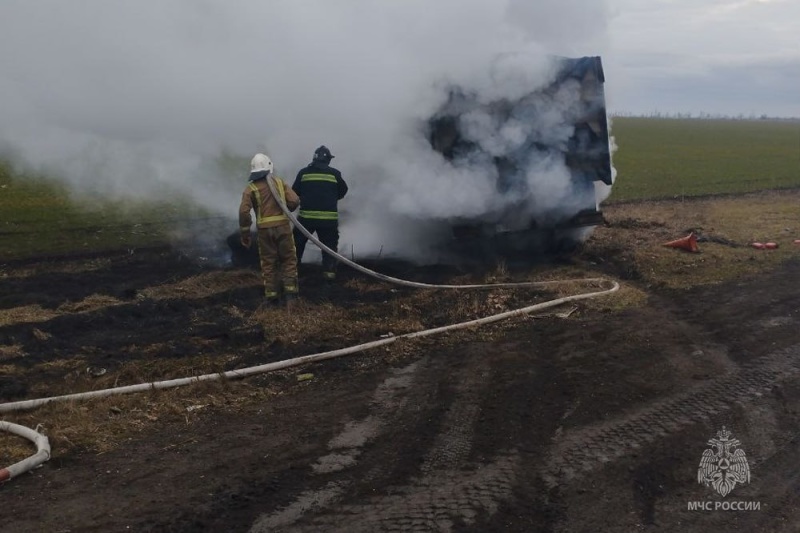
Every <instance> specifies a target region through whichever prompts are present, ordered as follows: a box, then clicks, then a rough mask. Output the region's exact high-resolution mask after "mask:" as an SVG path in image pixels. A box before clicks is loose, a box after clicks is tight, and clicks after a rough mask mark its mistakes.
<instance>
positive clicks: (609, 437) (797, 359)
mask: <svg viewBox="0 0 800 533" xmlns="http://www.w3.org/2000/svg"><path fill="white" fill-rule="evenodd" d="M798 371H800V344H796V345H793V346H790V347H789V348H786V349H783V350H780V351H777V352H774V353H772V354H769V355H766V356H763V357H760V358H758V359H756V360H754V361H752V362H750V363H747V364H746V365H742V366H741V367H740V368H739V369H738V370H735V371H733V372H731V373H730V374H727V375H724V376H722V377H720V378H718V379H716V380H713V381H712V382H711V383H708V384H706V385H702V386H699V387H696V388H694V389H692V390H690V391H688V392H686V393H684V394H680V395H677V396H673V397H671V398H667V399H665V400H661V401H659V402H656V403H655V404H653V405H651V406H649V407H647V408H645V409H643V410H639V411H637V412H635V413H632V414H630V415H628V416H625V417H622V418H619V419H616V420H613V421H610V422H609V423H606V424H602V425H597V426H590V427H582V428H577V429H575V430H570V431H567V432H566V433H565V434H562V435H560V436H559V437H557V439H556V442H555V443H554V445H553V446H552V448H551V451H550V453H549V457H548V460H547V462H546V463H545V466H544V468H543V471H542V477H543V478H544V480H545V482H546V483H547V485H548V486H550V487H555V486H557V485H559V484H562V483H565V482H570V481H574V480H577V479H580V478H582V477H583V476H585V475H587V474H589V473H591V472H592V471H593V470H595V469H597V468H599V467H601V466H602V465H604V464H606V463H609V462H612V461H614V460H617V459H619V458H621V457H622V456H624V455H626V454H628V453H631V452H633V451H635V450H637V449H639V448H642V447H644V446H647V445H649V444H651V443H653V442H654V441H656V440H657V439H660V438H663V437H664V436H666V435H668V434H671V433H674V432H676V431H678V430H680V429H681V428H683V427H686V426H688V425H690V424H693V423H696V422H698V421H700V420H701V419H704V418H708V417H709V416H712V415H716V414H719V413H721V412H724V411H727V410H728V409H730V408H731V406H732V405H733V404H735V403H745V402H749V401H753V400H754V399H757V398H759V397H761V396H762V395H763V391H765V390H767V389H769V387H771V386H772V385H773V384H775V383H777V382H779V381H781V380H783V379H785V378H786V377H788V376H790V375H793V374H796V373H797V372H798Z"/></svg>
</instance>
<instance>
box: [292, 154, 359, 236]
mask: <svg viewBox="0 0 800 533" xmlns="http://www.w3.org/2000/svg"><path fill="white" fill-rule="evenodd" d="M292 189H294V191H295V192H296V193H297V195H298V196H299V197H300V203H301V205H302V209H300V212H299V215H300V217H302V218H304V219H306V220H315V221H322V222H326V221H327V222H328V224H330V225H335V224H337V223H338V220H339V209H338V202H339V200H341V199H342V198H344V196H345V194H347V184H346V183H345V181H344V180H343V179H342V174H341V172H339V170H338V169H335V168H333V167H332V166H330V165H327V164H324V163H321V162H314V163H311V164H310V165H308V166H307V167H305V168H303V169H301V170H300V172H298V173H297V178H295V180H294V185H292Z"/></svg>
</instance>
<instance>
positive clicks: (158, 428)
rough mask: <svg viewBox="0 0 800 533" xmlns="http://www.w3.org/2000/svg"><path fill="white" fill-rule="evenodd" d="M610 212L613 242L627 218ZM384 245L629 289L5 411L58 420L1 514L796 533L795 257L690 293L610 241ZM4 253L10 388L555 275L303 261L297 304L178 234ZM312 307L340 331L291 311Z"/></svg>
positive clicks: (257, 344)
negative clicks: (721, 484)
mask: <svg viewBox="0 0 800 533" xmlns="http://www.w3.org/2000/svg"><path fill="white" fill-rule="evenodd" d="M619 220H620V221H622V222H620V225H623V223H624V224H627V225H628V226H630V225H631V224H633V226H636V228H637V231H640V232H644V234H646V233H647V232H649V231H652V228H651V227H649V226H648V225H647V224H646V223H640V224H636V223H635V222H636V221H633V222H631V219H630V218H622V217H619ZM599 231H600V232H601V233H600V235H599V237H598V239H599V241H598V242H601V243H605V242H607V240H603V238H602V232H603V231H605V232H612V231H614V228H613V227H608V228H602V229H601V230H599ZM593 238H595V237H593ZM675 253H676V254H679V253H681V252H678V251H675ZM748 253H749V252H748ZM799 255H800V254H799ZM381 266H383V267H384V268H385V269H386V270H385V271H388V272H389V273H392V274H395V275H398V276H403V277H410V278H414V279H419V280H432V281H456V282H465V281H480V280H485V279H487V278H491V277H492V276H494V277H495V278H502V279H516V280H519V279H537V276H539V275H542V273H546V272H548V271H552V270H558V271H568V272H580V273H581V274H582V275H584V276H586V275H604V276H608V277H611V278H614V279H618V280H620V281H621V282H622V284H623V287H624V288H625V289H626V290H627V291H628V292H627V293H626V294H628V297H627V298H628V301H626V302H623V304H619V301H618V302H617V304H615V303H614V298H619V297H620V296H619V295H615V296H609V297H606V298H607V299H608V301H607V302H606V303H599V301H598V303H594V302H593V303H582V304H580V305H578V306H577V310H576V311H575V312H573V313H572V314H571V315H569V317H568V318H563V317H559V316H556V315H554V314H548V313H545V314H543V315H540V316H535V317H532V318H530V317H529V318H518V319H512V320H510V321H508V322H506V323H503V324H499V325H495V326H489V327H487V328H486V329H485V330H470V331H465V332H462V333H458V334H450V335H447V336H445V337H443V338H428V339H425V340H420V341H414V342H409V343H403V344H402V345H401V344H399V343H398V345H392V346H391V347H389V348H381V349H379V350H373V351H370V352H366V353H364V354H361V355H354V356H351V357H347V358H342V359H337V360H332V361H328V362H323V363H319V364H315V365H313V366H309V367H301V368H298V369H292V370H286V371H281V372H278V373H276V374H268V375H264V376H260V377H257V378H249V379H247V380H244V381H242V382H230V383H226V384H211V385H202V386H196V387H194V388H191V389H189V390H185V391H182V392H175V393H167V392H158V393H150V394H146V395H144V397H140V398H136V399H129V400H100V401H90V402H86V403H85V404H81V405H73V406H70V407H52V406H48V407H44V408H41V409H39V410H36V411H33V412H28V413H11V414H8V415H7V416H5V417H4V418H5V419H6V420H9V421H15V422H20V423H26V424H28V425H35V424H36V423H38V421H40V420H42V421H44V422H45V427H46V428H47V430H48V432H49V434H51V435H52V436H51V440H52V442H53V457H52V459H51V460H50V461H49V462H48V463H46V464H45V465H44V466H43V467H41V468H40V469H37V470H36V471H34V472H33V473H31V474H26V475H23V476H21V477H19V478H16V479H14V480H12V481H11V482H9V483H6V484H4V485H2V486H0V524H2V526H0V529H2V530H3V531H14V532H25V531H30V532H40V531H53V532H55V531H64V532H66V531H98V532H99V531H102V532H107V531H181V532H184V531H185V532H188V531H253V532H260V531H520V532H521V531H526V532H536V531H540V532H546V531H547V532H549V531H554V532H555V531H558V532H584V531H585V532H595V531H608V532H630V531H689V532H711V531H747V532H752V531H785V532H794V531H798V530H800V467H799V466H798V464H800V462H798V457H800V440H798V429H799V428H800V379H798V377H799V376H800V374H799V373H798V371H800V327H799V326H800V290H798V281H800V261H799V260H798V259H792V258H791V257H790V258H789V259H788V260H786V261H781V262H780V263H779V264H777V265H776V266H774V267H773V268H769V269H766V268H765V269H764V270H763V271H762V272H760V273H758V274H757V275H748V276H739V277H737V278H736V279H734V280H730V281H726V282H723V283H714V284H695V285H693V286H690V287H687V288H674V287H672V288H671V287H667V286H660V285H659V284H657V283H652V279H649V278H647V276H645V275H643V274H642V273H641V272H639V271H637V269H636V265H635V264H632V263H631V260H630V257H628V256H626V255H625V254H624V253H622V252H620V251H619V250H618V249H616V248H614V247H612V246H606V247H605V248H604V247H603V246H600V245H598V246H595V247H591V246H589V247H587V248H586V249H584V250H582V251H579V252H578V253H577V254H575V255H573V256H570V257H569V258H559V259H558V260H556V261H555V262H553V263H552V264H544V265H541V264H540V265H536V266H535V267H531V269H530V270H529V271H526V270H524V269H522V270H520V269H511V270H501V271H499V272H497V271H495V272H494V273H492V272H482V273H470V272H460V271H458V270H457V269H450V268H443V267H436V268H416V267H412V266H410V265H402V264H399V263H392V264H389V263H385V264H383V265H378V267H381ZM2 272H3V277H0V312H2V313H3V314H0V317H2V320H0V347H2V351H0V367H1V368H2V369H4V375H2V376H0V402H7V401H14V400H18V399H25V398H32V397H38V396H41V395H45V394H57V393H64V392H68V391H70V390H90V389H92V388H101V387H102V386H113V385H115V384H116V385H123V384H128V383H132V382H135V381H136V380H137V378H143V379H147V380H149V379H160V378H167V377H178V376H181V375H192V374H197V373H201V372H204V371H214V370H225V369H230V368H241V367H244V366H249V365H254V364H260V363H263V362H269V361H276V360H281V359H286V358H289V357H294V356H298V355H304V354H307V353H313V352H316V351H321V350H326V349H334V348H340V347H344V346H347V345H349V344H354V343H355V342H366V341H368V340H375V339H377V338H380V335H381V334H386V333H388V331H387V329H389V328H391V327H394V328H401V330H400V331H393V333H395V334H397V333H404V332H406V331H410V330H414V329H421V328H423V327H432V326H437V325H442V324H444V323H448V322H449V321H452V320H454V319H467V318H475V317H477V316H482V315H486V314H489V313H490V312H497V311H501V310H505V309H513V308H515V307H521V306H523V305H525V304H527V303H529V302H532V301H543V300H545V299H548V297H549V296H551V295H548V294H545V293H541V292H535V293H530V292H525V291H506V292H503V291H499V292H498V291H493V292H485V293H481V294H479V295H477V296H469V297H467V296H462V295H458V296H456V295H454V294H452V293H430V292H428V295H427V296H425V297H422V296H419V297H418V296H416V295H415V294H412V293H413V292H414V291H413V290H411V289H397V288H393V287H391V286H388V285H385V284H382V283H379V282H375V281H372V280H369V279H368V278H366V277H364V276H362V275H361V274H357V273H354V272H350V271H347V270H342V276H341V279H340V280H339V282H338V283H337V285H336V286H334V287H329V288H325V287H324V286H323V285H322V283H321V282H320V281H318V280H319V271H318V269H317V267H315V266H313V265H312V266H308V267H306V268H304V270H303V272H302V278H301V286H302V287H303V290H304V293H305V295H306V300H307V301H306V303H305V306H304V307H303V309H302V310H301V311H300V312H298V313H297V314H296V315H297V316H295V317H293V318H291V319H286V318H285V317H283V316H280V315H281V314H282V312H274V313H275V314H269V313H267V314H264V313H263V312H261V311H259V309H258V306H259V295H258V281H259V280H258V277H257V275H256V274H255V273H254V272H253V271H249V270H247V269H234V268H232V267H225V266H213V265H210V264H208V262H207V261H203V260H199V259H198V258H197V257H194V258H192V257H187V256H186V255H184V254H181V253H179V252H177V251H173V250H166V249H165V250H150V251H148V250H140V251H137V252H135V253H133V254H130V253H126V254H119V255H114V254H111V255H100V256H98V257H93V258H88V257H87V258H62V259H53V260H48V261H37V262H17V263H13V264H7V265H4V267H3V271H2ZM531 273H533V274H531ZM426 292H427V291H426ZM631 294H642V295H644V297H643V298H631V297H630V295H631ZM398 302H400V303H398ZM404 306H407V308H406V307H404ZM449 307H452V308H457V309H456V311H445V310H444V309H446V308H449ZM398 308H403V309H405V312H406V314H404V315H402V316H401V315H400V314H397V313H399V311H398V310H397V309H398ZM320 309H321V310H322V311H320ZM303 312H305V313H307V315H308V316H309V317H311V318H308V319H307V320H306V321H319V320H320V319H323V320H331V324H332V326H331V328H330V329H333V330H334V331H328V329H326V328H325V327H324V324H322V325H315V327H317V326H318V327H317V329H312V330H309V329H302V328H307V327H308V324H304V323H303V320H304V319H303V318H302V317H303ZM320 313H321V314H320ZM253 317H256V319H254V318H253ZM320 317H321V318H320ZM331 317H335V318H331ZM287 320H289V321H288V322H287ZM293 320H294V321H295V322H293ZM343 322H351V323H355V324H357V327H354V329H353V330H348V329H347V328H346V327H345V326H343V325H342V324H343ZM271 324H275V325H276V326H275V327H277V328H284V327H285V328H290V327H297V328H300V329H302V331H304V332H309V331H310V332H311V334H309V335H307V336H303V335H300V336H299V337H293V336H292V335H291V334H289V333H286V332H283V333H281V332H277V333H276V332H274V331H271V329H270V328H271ZM404 327H405V328H406V329H405V330H402V328H404ZM326 332H327V333H326ZM48 363H50V364H48ZM89 369H91V370H92V372H87V370H89ZM102 371H105V373H104V374H103V375H102V376H98V377H93V376H94V375H95V374H97V375H99V374H100V373H101V372H102ZM307 373H312V374H313V377H312V378H311V379H306V380H299V379H298V376H300V375H302V374H307ZM302 377H307V376H302ZM243 397H246V399H242V398H243ZM126 402H127V403H126ZM160 404H166V405H168V406H169V408H167V409H164V408H163V407H159V405H160ZM70 425H79V426H80V429H81V432H80V433H79V432H77V431H75V432H70V431H69V426H70ZM134 426H135V428H134ZM109 427H113V428H116V429H115V430H114V431H113V432H110V431H109V430H108V428H109ZM723 427H724V428H726V429H728V430H729V431H730V432H731V433H732V434H733V437H734V438H736V439H738V440H739V441H740V442H741V444H740V446H739V447H740V448H741V449H742V450H744V452H745V453H746V458H747V461H748V465H749V470H750V479H749V483H744V484H737V485H736V486H735V487H734V488H733V491H732V492H731V493H730V494H727V496H725V497H723V496H721V495H720V494H719V493H718V492H716V491H715V490H714V488H713V487H710V486H709V487H706V486H704V485H702V484H699V483H698V480H697V473H698V466H699V465H700V461H701V457H702V456H703V452H704V450H706V449H707V448H709V445H708V444H707V443H708V441H709V439H711V438H712V437H715V436H716V435H717V433H718V432H720V431H722V430H723ZM86 433H88V434H94V435H95V436H97V438H96V439H95V440H93V439H92V438H91V437H90V436H87V435H86ZM11 442H12V441H11V440H10V439H5V440H3V441H0V445H3V444H5V445H6V446H10V443H11ZM23 442H24V441H23ZM15 445H16V444H15ZM22 448H25V445H24V444H22ZM7 455H8V456H10V455H13V454H7ZM17 459H18V458H17ZM0 466H6V465H0ZM690 502H711V505H712V507H713V505H714V504H715V503H716V502H727V503H729V502H743V503H744V504H747V505H745V507H747V506H748V505H749V507H750V508H751V509H752V508H753V507H754V503H757V504H758V510H727V511H726V510H689V504H690Z"/></svg>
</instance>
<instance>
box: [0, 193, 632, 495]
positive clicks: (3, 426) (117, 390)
mask: <svg viewBox="0 0 800 533" xmlns="http://www.w3.org/2000/svg"><path fill="white" fill-rule="evenodd" d="M268 183H269V187H270V190H271V191H272V194H273V196H274V197H275V198H276V199H279V198H280V196H279V195H278V194H277V193H276V191H275V186H274V184H273V180H271V179H270V180H268ZM278 205H279V206H280V208H281V210H282V211H283V212H284V214H285V215H286V216H287V218H288V219H289V220H290V221H291V222H292V223H293V224H294V226H295V227H296V228H298V229H299V230H300V231H301V232H302V233H303V234H304V235H305V236H306V237H308V239H309V240H311V241H312V242H313V243H314V244H315V245H317V246H318V247H319V248H320V249H321V250H323V251H324V252H327V253H329V254H331V255H332V256H334V257H336V258H337V259H338V260H339V261H341V262H343V263H344V264H346V265H348V266H350V267H352V268H354V269H355V270H358V271H359V272H362V273H364V274H366V275H368V276H371V277H374V278H376V279H379V280H382V281H386V282H389V283H394V284H397V285H401V286H405V287H413V288H423V289H489V288H492V289H495V288H533V287H546V286H552V285H558V284H576V283H581V284H589V285H599V284H605V285H606V286H607V288H605V289H602V290H599V291H594V292H587V293H582V294H576V295H571V296H565V297H562V298H557V299H554V300H550V301H547V302H542V303H538V304H534V305H529V306H527V307H522V308H519V309H514V310H511V311H505V312H502V313H497V314H494V315H490V316H487V317H483V318H478V319H474V320H468V321H465V322H459V323H456V324H450V325H447V326H441V327H438V328H432V329H426V330H422V331H416V332H412V333H406V334H403V335H397V336H389V337H387V338H383V339H380V340H376V341H372V342H367V343H363V344H358V345H355V346H350V347H347V348H341V349H338V350H331V351H327V352H320V353H316V354H311V355H304V356H301V357H295V358H293V359H287V360H284V361H277V362H274V363H267V364H264V365H257V366H251V367H247V368H241V369H237V370H229V371H227V372H218V373H213V374H203V375H200V376H191V377H185V378H178V379H170V380H165V381H155V382H150V383H139V384H136V385H127V386H122V387H113V388H110V389H102V390H95V391H89V392H80V393H73V394H65V395H61V396H51V397H47V398H37V399H32V400H22V401H18V402H8V403H3V404H0V413H8V412H12V411H22V410H27V409H34V408H36V407H40V406H42V405H46V404H48V403H51V402H63V401H70V400H86V399H90V398H102V397H107V396H112V395H117V394H130V393H135V392H145V391H151V390H159V389H170V388H175V387H181V386H184V385H191V384H193V383H200V382H204V381H215V380H219V379H241V378H245V377H248V376H253V375H257V374H264V373H268V372H274V371H277V370H283V369H286V368H291V367H295V366H300V365H306V364H309V363H316V362H319V361H324V360H327V359H333V358H336V357H342V356H345V355H350V354H353V353H357V352H363V351H365V350H370V349H372V348H378V347H380V346H386V345H389V344H393V343H395V342H397V341H399V340H400V339H415V338H421V337H427V336H429V335H436V334H439V333H444V332H447V331H453V330H457V329H464V328H469V327H474V326H481V325H485V324H490V323H492V322H497V321H500V320H504V319H506V318H511V317H515V316H520V315H525V314H530V313H533V312H536V311H541V310H544V309H548V308H551V307H556V306H559V305H563V304H565V303H569V302H575V301H579V300H585V299H589V298H596V297H598V296H605V295H608V294H611V293H613V292H616V291H617V290H619V283H617V282H616V281H613V280H608V279H604V278H578V279H566V280H554V281H528V282H518V283H494V284H474V285H438V284H429V283H420V282H416V281H408V280H403V279H399V278H394V277H392V276H387V275H385V274H381V273H379V272H375V271H373V270H370V269H368V268H366V267H363V266H361V265H359V264H358V263H355V262H354V261H351V260H349V259H347V258H346V257H344V256H342V255H340V254H339V253H338V252H336V251H335V250H332V249H330V248H328V247H327V246H325V245H324V244H323V243H322V242H320V241H319V239H317V238H316V237H315V236H314V235H313V234H312V233H310V232H309V231H308V230H307V229H306V228H305V227H303V225H302V224H301V223H300V222H299V221H298V220H297V218H296V217H295V216H294V214H293V213H292V212H291V211H290V210H289V209H288V207H287V206H286V204H285V203H284V202H283V201H280V200H279V201H278ZM12 426H13V427H15V428H22V426H16V425H15V424H10V423H8V422H0V431H2V430H5V431H12V432H17V431H18V430H17V431H14V430H13V429H10V428H11V427H12ZM23 429H25V430H26V434H25V435H23V436H26V438H29V439H31V440H34V438H32V437H35V435H39V434H38V433H37V432H34V431H33V430H31V429H28V428H23ZM27 432H30V433H27ZM17 434H19V433H18V432H17ZM39 436H40V437H42V436H41V435H39ZM34 442H36V443H37V446H39V442H40V441H36V440H34ZM44 442H45V444H46V437H45V441H44ZM44 453H45V450H44V448H42V447H40V448H39V451H38V452H37V454H36V455H35V456H33V457H31V458H29V459H28V460H26V461H22V462H20V463H17V464H16V465H13V466H12V467H9V468H7V469H4V470H0V482H1V481H3V478H2V472H4V471H5V470H9V471H10V470H11V468H14V469H15V470H14V474H13V475H18V474H20V473H22V472H25V471H27V470H30V469H31V468H34V467H35V466H38V465H39V464H41V463H42V462H44V461H46V460H47V458H49V454H50V451H49V445H46V455H47V457H45V458H44V459H42V460H41V461H40V460H39V459H41V458H42V457H44ZM34 458H36V460H35V461H30V459H34ZM28 461H30V462H28ZM36 461H38V462H36ZM23 463H26V464H25V465H23ZM20 465H23V466H22V467H20ZM6 479H8V478H6Z"/></svg>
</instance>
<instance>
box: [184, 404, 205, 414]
mask: <svg viewBox="0 0 800 533" xmlns="http://www.w3.org/2000/svg"><path fill="white" fill-rule="evenodd" d="M203 407H208V404H207V403H206V404H202V405H190V406H189V407H187V408H186V411H188V412H190V413H191V412H192V411H197V410H198V409H202V408H203Z"/></svg>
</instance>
